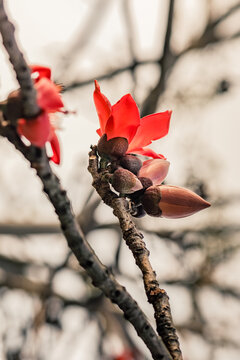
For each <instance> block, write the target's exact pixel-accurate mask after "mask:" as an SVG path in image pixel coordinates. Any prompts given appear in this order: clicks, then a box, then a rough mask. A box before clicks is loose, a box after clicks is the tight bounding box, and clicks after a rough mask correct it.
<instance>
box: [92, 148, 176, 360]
mask: <svg viewBox="0 0 240 360" xmlns="http://www.w3.org/2000/svg"><path fill="white" fill-rule="evenodd" d="M88 170H89V172H90V173H91V175H92V177H93V186H94V187H95V189H96V190H97V192H98V194H99V195H100V196H101V198H102V199H103V201H104V202H105V203H106V204H107V205H108V206H110V207H111V208H112V209H113V213H114V215H115V216H116V217H117V218H118V220H119V223H120V227H121V230H122V234H123V238H124V240H125V241H126V244H127V246H128V247H129V249H130V250H131V251H132V253H133V256H134V258H135V261H136V264H137V266H138V267H139V268H140V270H141V272H142V275H143V282H144V287H145V291H146V295H147V298H148V302H149V303H150V304H152V305H153V308H154V316H155V320H156V324H157V332H158V334H159V335H160V336H161V337H162V339H163V341H164V343H165V345H166V347H167V348H168V350H169V352H170V354H171V355H172V357H173V359H175V360H180V359H182V354H181V350H180V345H179V342H178V337H177V334H176V329H175V327H174V325H173V321H172V315H171V310H170V305H169V299H168V295H167V293H166V292H165V290H163V289H160V287H159V284H158V282H157V278H156V273H155V271H154V270H153V268H152V265H151V263H150V261H149V251H148V249H147V248H146V245H145V243H144V241H143V235H142V234H141V233H140V232H139V231H138V230H137V228H136V226H135V224H134V222H133V221H132V218H131V216H130V214H129V208H128V202H127V200H126V199H124V198H119V197H118V196H117V195H116V194H115V193H113V192H112V191H111V189H110V185H109V182H108V180H107V175H108V172H107V170H100V169H99V166H98V155H97V148H96V146H94V147H93V148H92V151H91V152H90V153H89V167H88Z"/></svg>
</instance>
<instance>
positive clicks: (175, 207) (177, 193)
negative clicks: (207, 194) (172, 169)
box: [142, 185, 210, 219]
mask: <svg viewBox="0 0 240 360" xmlns="http://www.w3.org/2000/svg"><path fill="white" fill-rule="evenodd" d="M142 204H143V207H144V210H145V211H146V212H147V213H148V214H149V215H151V216H162V217H166V218H170V219H178V218H183V217H186V216H189V215H193V214H195V213H196V212H198V211H200V210H203V209H205V208H207V207H209V206H210V203H209V202H207V201H205V200H204V199H203V198H201V197H200V196H199V195H197V194H195V193H194V192H192V191H191V190H188V189H185V188H182V187H178V186H171V185H155V186H151V187H149V188H148V189H147V190H146V191H145V193H144V195H143V199H142Z"/></svg>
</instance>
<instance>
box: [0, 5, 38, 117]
mask: <svg viewBox="0 0 240 360" xmlns="http://www.w3.org/2000/svg"><path fill="white" fill-rule="evenodd" d="M0 32H1V34H2V39H3V45H4V46H5V48H6V50H7V52H8V55H9V60H10V62H11V64H12V65H13V68H14V70H15V73H16V76H17V80H18V82H19V85H20V87H21V95H22V96H21V97H22V103H23V113H24V116H25V117H27V118H28V117H29V118H31V117H35V116H36V115H38V114H39V113H40V111H41V109H40V108H39V106H38V104H37V102H36V90H35V89H34V86H33V82H32V79H31V76H30V70H29V67H28V65H27V63H26V61H25V59H24V57H23V54H22V52H21V51H20V50H19V48H18V45H17V42H16V39H15V36H14V32H15V28H14V25H13V24H12V23H11V22H10V21H9V19H8V17H7V14H6V11H5V8H4V4H3V0H0Z"/></svg>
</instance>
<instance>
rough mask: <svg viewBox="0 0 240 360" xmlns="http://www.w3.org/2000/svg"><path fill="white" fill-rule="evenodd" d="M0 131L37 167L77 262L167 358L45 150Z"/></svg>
mask: <svg viewBox="0 0 240 360" xmlns="http://www.w3.org/2000/svg"><path fill="white" fill-rule="evenodd" d="M0 133H1V135H3V136H5V137H6V138H7V139H8V140H9V141H10V142H11V143H13V144H14V145H15V147H16V148H17V149H18V150H19V151H20V152H21V153H22V154H23V155H24V156H25V158H26V159H27V160H29V161H30V163H31V167H33V168H35V169H36V171H37V175H38V176H39V178H40V179H41V181H42V183H43V190H44V192H45V193H46V194H47V196H48V198H49V200H50V202H51V203H52V205H53V206H54V209H55V212H56V214H57V215H58V218H59V221H60V224H61V228H62V231H63V234H64V236H65V238H66V240H67V242H68V246H69V247H70V249H71V250H72V252H73V253H74V255H75V256H76V258H77V260H78V262H79V264H80V265H81V266H82V267H83V268H84V269H85V270H86V272H87V273H88V275H89V276H90V277H91V278H92V282H93V284H94V285H95V286H96V287H98V288H99V289H101V290H102V291H103V293H104V294H105V295H106V296H107V297H108V298H110V299H111V301H112V302H113V303H116V304H117V305H118V306H119V308H120V309H121V310H122V311H123V312H124V316H125V318H126V319H127V320H129V321H130V322H131V324H132V325H133V326H134V328H135V330H136V331H137V333H138V335H139V336H140V338H141V339H142V340H143V341H144V343H145V344H146V346H147V347H148V348H149V350H150V352H151V354H152V357H153V359H155V360H160V359H162V360H170V359H171V356H170V355H169V353H168V351H167V349H166V347H165V346H164V344H163V342H162V340H161V338H159V337H158V336H157V335H156V333H155V332H154V330H153V328H152V327H151V325H150V323H149V321H148V320H147V318H146V316H145V315H144V313H143V312H142V310H141V309H140V308H139V306H138V304H137V303H136V301H135V300H134V299H133V298H132V297H131V295H130V294H129V293H128V292H127V291H126V289H125V288H124V287H123V286H121V285H120V284H119V283H118V282H117V281H116V280H115V278H114V276H113V274H112V273H111V272H110V271H109V270H108V269H107V268H106V267H105V266H104V265H103V264H102V263H101V262H100V260H99V259H98V257H97V256H96V254H95V253H94V250H93V249H92V248H91V247H90V245H89V244H88V242H87V241H86V239H85V237H84V235H83V233H82V231H81V229H80V227H79V225H78V223H77V220H76V219H75V217H74V215H73V212H72V208H71V204H70V201H69V199H68V197H67V194H66V191H65V190H63V189H62V188H61V185H60V182H59V179H58V178H57V176H56V175H55V174H53V172H52V170H51V167H50V165H49V162H48V158H47V156H46V153H45V150H43V149H42V150H41V149H39V148H35V147H33V146H31V147H27V146H25V145H24V144H23V143H22V141H21V139H20V138H19V137H18V135H17V133H16V131H15V129H14V127H12V126H6V127H3V128H1V129H0Z"/></svg>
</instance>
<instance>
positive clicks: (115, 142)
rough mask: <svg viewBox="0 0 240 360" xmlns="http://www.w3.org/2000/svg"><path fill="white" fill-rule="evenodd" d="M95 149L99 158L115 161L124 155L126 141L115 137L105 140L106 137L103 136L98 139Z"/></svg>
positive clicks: (126, 145)
mask: <svg viewBox="0 0 240 360" xmlns="http://www.w3.org/2000/svg"><path fill="white" fill-rule="evenodd" d="M97 148H98V152H99V155H100V156H105V157H108V158H109V159H117V158H119V157H121V156H124V155H125V153H126V151H127V149H128V141H127V139H126V138H123V137H115V138H112V139H110V140H107V135H106V134H104V135H103V136H102V137H101V138H100V139H99V141H98V145H97Z"/></svg>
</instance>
